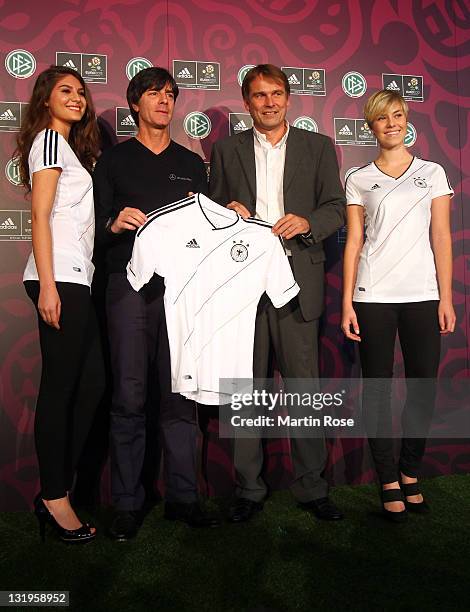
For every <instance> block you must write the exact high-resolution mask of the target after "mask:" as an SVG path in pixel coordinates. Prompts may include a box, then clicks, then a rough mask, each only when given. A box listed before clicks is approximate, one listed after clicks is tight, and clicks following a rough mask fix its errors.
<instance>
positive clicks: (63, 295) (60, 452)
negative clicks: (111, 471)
mask: <svg viewBox="0 0 470 612" xmlns="http://www.w3.org/2000/svg"><path fill="white" fill-rule="evenodd" d="M24 285H25V288H26V292H27V294H28V296H29V297H30V298H31V300H32V301H33V303H34V305H35V306H36V310H37V304H38V299H39V282H38V281H25V283H24ZM56 286H57V291H58V293H59V296H60V301H61V316H60V322H59V325H60V329H59V330H57V329H55V328H54V327H51V326H50V325H47V324H46V323H44V321H43V320H42V318H41V316H40V315H39V312H37V314H38V325H39V342H40V347H41V357H42V373H41V383H40V387H39V395H38V400H37V404H36V415H35V423H34V435H35V441H36V452H37V456H38V463H39V475H40V480H41V492H42V496H43V498H44V499H58V498H60V497H64V496H65V495H66V494H67V491H69V490H70V489H71V488H72V482H73V476H74V472H75V468H76V466H77V463H78V460H79V458H80V455H81V452H82V449H83V446H84V444H85V441H86V438H87V435H88V432H89V429H90V426H91V424H92V421H93V417H94V414H95V410H96V408H97V406H98V404H99V401H100V399H101V397H102V395H103V393H104V389H105V373H104V364H103V354H102V350H101V342H100V335H99V330H98V323H97V319H96V314H95V310H94V307H93V304H92V302H91V296H90V289H89V287H87V286H85V285H78V284H76V283H63V282H57V283H56Z"/></svg>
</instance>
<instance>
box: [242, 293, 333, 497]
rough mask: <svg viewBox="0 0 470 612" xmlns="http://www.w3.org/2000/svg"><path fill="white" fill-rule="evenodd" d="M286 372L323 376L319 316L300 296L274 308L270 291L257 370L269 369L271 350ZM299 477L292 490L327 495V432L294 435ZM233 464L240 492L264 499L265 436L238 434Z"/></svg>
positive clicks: (259, 319)
mask: <svg viewBox="0 0 470 612" xmlns="http://www.w3.org/2000/svg"><path fill="white" fill-rule="evenodd" d="M273 354H274V356H275V357H276V361H277V365H278V367H279V370H280V372H281V375H282V376H283V378H308V379H316V378H318V319H315V320H313V321H305V320H304V319H303V317H302V313H301V311H300V306H299V303H298V300H297V298H294V299H293V300H291V301H290V302H289V303H288V304H286V305H285V306H283V307H282V308H274V306H273V305H272V303H271V301H270V300H269V299H268V297H267V296H266V295H264V296H263V297H262V298H261V301H260V303H259V305H258V311H257V315H256V328H255V343H254V354H253V376H254V378H255V379H261V380H263V379H265V378H266V377H267V376H268V375H269V370H270V366H271V364H272V356H273ZM290 445H291V458H292V467H293V472H294V480H293V482H292V484H291V487H290V489H291V492H292V494H293V495H294V497H295V498H296V499H297V500H298V501H300V502H309V501H311V500H313V499H319V498H321V497H326V496H327V495H328V483H327V482H326V480H325V479H324V478H323V475H322V474H323V471H324V469H325V465H326V460H327V452H326V442H325V438H324V437H315V438H313V437H312V438H291V440H290ZM234 464H235V473H236V485H237V486H236V495H237V496H239V497H244V498H247V499H251V500H252V501H261V500H262V499H264V497H266V493H267V486H266V483H265V482H264V481H263V479H262V477H261V471H262V467H263V445H262V441H261V439H260V438H235V440H234Z"/></svg>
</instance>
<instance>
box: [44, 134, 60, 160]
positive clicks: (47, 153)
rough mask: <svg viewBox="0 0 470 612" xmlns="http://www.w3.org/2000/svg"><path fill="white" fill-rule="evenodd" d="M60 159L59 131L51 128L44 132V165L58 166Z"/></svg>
mask: <svg viewBox="0 0 470 612" xmlns="http://www.w3.org/2000/svg"><path fill="white" fill-rule="evenodd" d="M58 159H59V132H56V131H55V130H51V129H49V128H47V129H46V131H45V132H44V146H43V163H44V166H56V165H57V160H58Z"/></svg>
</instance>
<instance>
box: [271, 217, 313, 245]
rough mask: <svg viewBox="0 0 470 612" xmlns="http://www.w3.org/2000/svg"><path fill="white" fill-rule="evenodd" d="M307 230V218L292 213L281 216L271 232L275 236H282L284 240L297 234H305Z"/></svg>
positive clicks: (308, 225)
mask: <svg viewBox="0 0 470 612" xmlns="http://www.w3.org/2000/svg"><path fill="white" fill-rule="evenodd" d="M309 232H310V223H309V222H308V221H307V219H305V217H299V215H293V214H292V213H289V214H287V215H284V216H283V217H281V218H280V219H279V221H278V222H277V223H276V224H275V225H274V227H273V234H274V235H275V236H282V237H283V238H284V239H285V240H290V238H294V236H298V235H299V234H302V235H303V236H306V235H307V234H309Z"/></svg>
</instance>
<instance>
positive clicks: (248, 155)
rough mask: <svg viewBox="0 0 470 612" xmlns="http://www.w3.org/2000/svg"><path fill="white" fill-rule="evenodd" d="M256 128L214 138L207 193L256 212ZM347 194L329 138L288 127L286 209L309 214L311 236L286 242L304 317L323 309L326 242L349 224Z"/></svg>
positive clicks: (285, 169)
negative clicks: (346, 219) (324, 248)
mask: <svg viewBox="0 0 470 612" xmlns="http://www.w3.org/2000/svg"><path fill="white" fill-rule="evenodd" d="M253 138H254V136H253V130H247V131H246V132H242V133H241V134H237V135H235V136H231V137H229V138H226V139H225V140H221V141H219V142H216V143H215V144H214V145H213V147H212V154H211V162H210V164H211V165H210V179H209V195H210V197H211V198H212V199H213V200H214V201H216V202H218V203H219V204H221V205H222V206H226V205H227V204H228V203H229V202H231V201H232V200H236V201H238V202H241V203H242V204H244V205H245V206H246V207H247V208H248V210H250V212H251V213H252V214H253V215H254V214H255V212H256V165H255V151H254V144H253ZM345 203H346V200H345V196H344V190H343V187H342V185H341V182H340V180H339V171H338V161H337V159H336V153H335V150H334V147H333V143H332V142H331V140H330V138H328V137H327V136H324V135H323V134H316V133H314V132H308V131H306V130H300V129H297V128H295V127H292V126H291V127H290V128H289V136H288V138H287V148H286V162H285V167H284V210H285V213H286V214H287V213H293V214H296V215H300V216H302V217H305V218H307V219H308V221H309V222H310V228H311V233H312V237H311V238H301V237H300V236H296V237H295V238H293V239H292V240H287V241H286V243H285V244H286V248H288V249H290V251H291V252H292V264H293V270H294V276H295V279H296V281H297V283H298V284H299V286H300V293H299V303H300V308H301V311H302V316H303V318H304V319H305V320H306V321H310V320H312V319H316V318H318V317H319V316H320V314H321V312H322V310H323V285H324V269H323V266H324V263H323V262H324V261H325V253H324V251H323V244H322V241H323V240H324V239H325V238H327V237H328V236H330V235H331V234H332V233H333V232H335V231H336V230H337V229H339V228H340V227H342V226H343V225H344V223H345Z"/></svg>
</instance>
